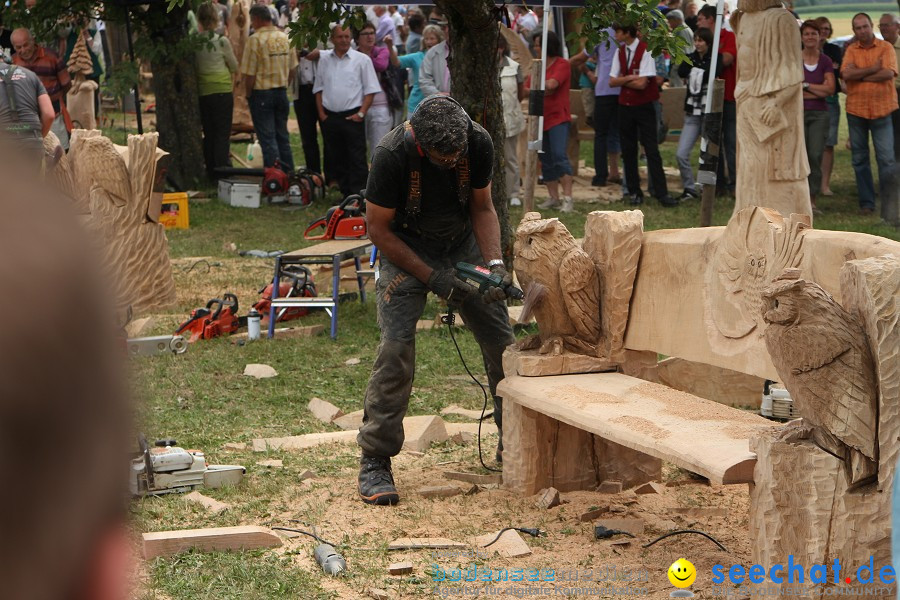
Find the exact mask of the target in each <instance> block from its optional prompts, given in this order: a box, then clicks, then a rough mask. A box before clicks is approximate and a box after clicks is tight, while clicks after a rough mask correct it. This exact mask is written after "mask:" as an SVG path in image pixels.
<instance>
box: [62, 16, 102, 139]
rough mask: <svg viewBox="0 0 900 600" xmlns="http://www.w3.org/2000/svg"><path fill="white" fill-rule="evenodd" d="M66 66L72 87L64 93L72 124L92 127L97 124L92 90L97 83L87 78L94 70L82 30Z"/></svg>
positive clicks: (94, 89)
mask: <svg viewBox="0 0 900 600" xmlns="http://www.w3.org/2000/svg"><path fill="white" fill-rule="evenodd" d="M66 67H67V68H68V70H69V72H70V73H72V87H71V89H69V93H68V94H67V95H66V97H67V106H68V109H69V115H70V116H71V117H72V124H73V126H74V127H75V128H76V129H79V128H80V129H93V128H94V127H96V126H97V118H96V115H95V114H94V92H95V91H96V89H97V87H98V85H97V82H96V81H91V80H90V79H87V77H88V76H89V75H92V74H93V72H94V63H93V62H92V61H91V55H90V53H89V52H88V47H87V42H86V41H85V37H84V32H82V33H81V35H79V36H78V41H77V42H75V47H74V48H73V49H72V54H71V55H70V56H69V62H68V63H67V64H66Z"/></svg>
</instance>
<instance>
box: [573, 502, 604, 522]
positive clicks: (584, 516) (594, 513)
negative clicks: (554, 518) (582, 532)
mask: <svg viewBox="0 0 900 600" xmlns="http://www.w3.org/2000/svg"><path fill="white" fill-rule="evenodd" d="M607 512H609V506H601V507H600V508H597V509H594V510H589V511H587V512H586V513H581V516H579V517H578V520H579V521H581V522H582V523H589V522H590V521H593V520H594V519H599V518H600V517H601V516H602V515H604V514H605V513H607Z"/></svg>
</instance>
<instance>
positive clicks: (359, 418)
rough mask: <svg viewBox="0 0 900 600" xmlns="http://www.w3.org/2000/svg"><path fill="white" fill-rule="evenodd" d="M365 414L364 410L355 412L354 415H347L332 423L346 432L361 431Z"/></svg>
mask: <svg viewBox="0 0 900 600" xmlns="http://www.w3.org/2000/svg"><path fill="white" fill-rule="evenodd" d="M364 412H365V411H364V410H363V409H359V410H355V411H353V412H352V413H347V414H346V415H342V416H340V417H337V418H336V419H335V420H334V421H332V423H334V424H335V425H337V426H338V427H340V428H341V429H343V430H345V431H346V430H350V429H359V428H360V427H362V423H363V413H364Z"/></svg>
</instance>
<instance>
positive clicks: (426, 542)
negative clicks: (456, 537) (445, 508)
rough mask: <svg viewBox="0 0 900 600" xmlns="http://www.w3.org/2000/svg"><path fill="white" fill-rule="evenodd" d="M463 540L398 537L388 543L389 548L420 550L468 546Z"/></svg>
mask: <svg viewBox="0 0 900 600" xmlns="http://www.w3.org/2000/svg"><path fill="white" fill-rule="evenodd" d="M467 547H468V546H466V544H464V543H462V542H454V541H453V540H449V539H447V538H397V539H396V540H394V541H393V542H391V543H390V544H388V550H418V549H420V548H431V549H436V550H441V549H444V548H467Z"/></svg>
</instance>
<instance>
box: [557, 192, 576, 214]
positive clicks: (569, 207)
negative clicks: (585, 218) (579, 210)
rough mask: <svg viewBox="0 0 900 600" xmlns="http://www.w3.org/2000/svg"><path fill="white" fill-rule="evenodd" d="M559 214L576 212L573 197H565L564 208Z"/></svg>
mask: <svg viewBox="0 0 900 600" xmlns="http://www.w3.org/2000/svg"><path fill="white" fill-rule="evenodd" d="M559 212H564V213H570V212H575V201H574V200H572V196H563V201H562V208H560V209H559Z"/></svg>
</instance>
